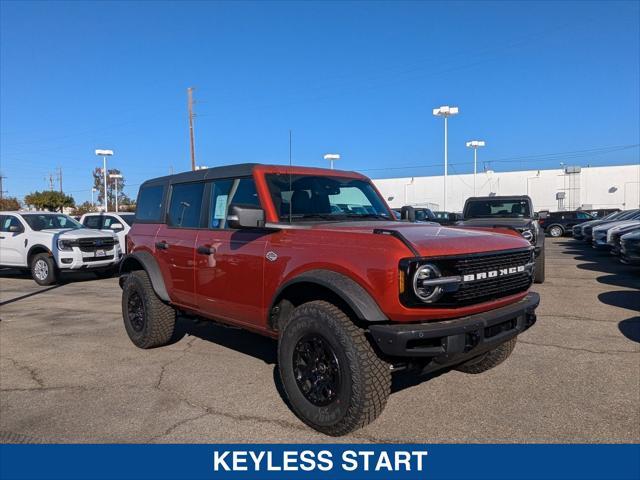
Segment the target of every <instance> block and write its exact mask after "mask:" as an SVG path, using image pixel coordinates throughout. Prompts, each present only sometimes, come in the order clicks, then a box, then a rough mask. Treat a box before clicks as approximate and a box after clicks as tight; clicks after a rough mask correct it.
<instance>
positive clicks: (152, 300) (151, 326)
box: [122, 270, 176, 349]
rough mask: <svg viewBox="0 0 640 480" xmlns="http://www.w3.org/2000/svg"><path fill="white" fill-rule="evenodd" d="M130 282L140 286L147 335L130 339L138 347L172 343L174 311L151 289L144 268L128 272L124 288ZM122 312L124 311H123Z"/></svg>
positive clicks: (174, 320) (125, 306)
mask: <svg viewBox="0 0 640 480" xmlns="http://www.w3.org/2000/svg"><path fill="white" fill-rule="evenodd" d="M130 282H138V284H139V286H140V287H141V292H140V293H141V294H142V297H143V302H144V308H145V315H146V316H147V319H146V322H147V324H148V327H147V335H145V336H144V338H143V339H141V341H135V340H134V339H133V338H131V340H132V341H133V342H134V344H135V345H136V346H138V347H140V348H145V349H146V348H156V347H162V346H165V345H168V344H169V343H172V340H173V333H174V330H175V326H176V311H175V310H174V309H173V308H172V307H171V306H169V305H167V304H166V303H164V302H163V301H162V300H160V298H158V296H157V295H156V292H155V291H154V290H153V286H152V285H151V280H150V279H149V275H147V272H145V271H144V270H136V271H134V272H131V273H130V274H129V278H128V279H127V281H126V282H125V284H124V290H125V291H126V289H127V288H131V287H130ZM125 308H127V305H126V296H125V295H123V296H122V309H123V311H124V309H125ZM123 313H124V312H123Z"/></svg>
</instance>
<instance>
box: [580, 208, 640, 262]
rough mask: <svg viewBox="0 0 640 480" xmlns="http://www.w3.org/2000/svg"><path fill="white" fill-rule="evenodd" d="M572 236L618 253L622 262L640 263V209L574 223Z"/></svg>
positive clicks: (596, 246) (595, 246) (594, 246)
mask: <svg viewBox="0 0 640 480" xmlns="http://www.w3.org/2000/svg"><path fill="white" fill-rule="evenodd" d="M572 233H573V238H575V239H576V240H579V241H583V242H586V243H589V244H591V246H592V247H593V248H595V249H598V250H609V251H610V252H611V253H612V254H613V255H619V256H620V260H621V261H622V262H623V263H629V264H640V209H634V210H623V211H620V212H615V213H612V214H609V215H607V216H605V217H603V218H601V219H596V220H591V221H588V222H584V223H581V224H579V225H575V226H574V227H573V229H572Z"/></svg>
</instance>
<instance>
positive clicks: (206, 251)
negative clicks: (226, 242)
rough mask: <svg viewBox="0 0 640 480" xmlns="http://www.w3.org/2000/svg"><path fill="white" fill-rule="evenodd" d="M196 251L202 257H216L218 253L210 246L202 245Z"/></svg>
mask: <svg viewBox="0 0 640 480" xmlns="http://www.w3.org/2000/svg"><path fill="white" fill-rule="evenodd" d="M196 251H197V252H198V253H199V254H201V255H214V254H215V253H216V249H215V248H214V247H210V246H208V245H200V246H199V247H198V248H197V249H196Z"/></svg>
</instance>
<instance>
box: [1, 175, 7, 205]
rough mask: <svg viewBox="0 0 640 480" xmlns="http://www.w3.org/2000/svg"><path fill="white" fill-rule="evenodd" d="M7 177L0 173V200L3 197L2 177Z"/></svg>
mask: <svg viewBox="0 0 640 480" xmlns="http://www.w3.org/2000/svg"><path fill="white" fill-rule="evenodd" d="M4 178H7V177H5V176H3V175H2V173H0V200H2V198H3V197H4V189H3V188H2V179H4Z"/></svg>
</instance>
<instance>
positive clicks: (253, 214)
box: [227, 205, 264, 228]
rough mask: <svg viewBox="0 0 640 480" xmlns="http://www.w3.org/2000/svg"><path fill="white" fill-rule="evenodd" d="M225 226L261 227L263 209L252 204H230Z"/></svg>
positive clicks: (262, 224) (262, 223) (262, 225)
mask: <svg viewBox="0 0 640 480" xmlns="http://www.w3.org/2000/svg"><path fill="white" fill-rule="evenodd" d="M227 226H228V227H229V228H263V227H264V210H262V209H261V208H260V207H256V206H253V205H231V206H230V207H229V215H228V216H227Z"/></svg>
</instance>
